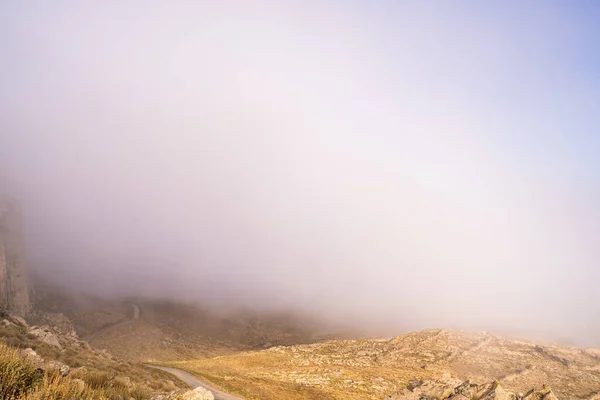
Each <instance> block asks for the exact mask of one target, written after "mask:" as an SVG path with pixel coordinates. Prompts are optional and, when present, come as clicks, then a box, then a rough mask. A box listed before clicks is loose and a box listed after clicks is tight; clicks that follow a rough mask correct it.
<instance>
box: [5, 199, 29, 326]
mask: <svg viewBox="0 0 600 400" xmlns="http://www.w3.org/2000/svg"><path fill="white" fill-rule="evenodd" d="M19 228H20V220H19V216H18V213H17V211H16V210H15V209H14V208H13V207H10V206H9V205H8V204H7V203H6V202H2V201H0V309H4V310H7V311H9V312H10V313H12V314H16V315H20V316H23V315H25V314H27V312H28V311H29V310H30V307H31V303H30V300H29V282H28V276H27V268H26V265H25V262H24V259H23V253H22V250H21V247H20V229H19Z"/></svg>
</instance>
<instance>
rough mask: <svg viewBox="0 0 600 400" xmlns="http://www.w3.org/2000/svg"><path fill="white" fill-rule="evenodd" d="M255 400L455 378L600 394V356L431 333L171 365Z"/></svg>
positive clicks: (388, 389)
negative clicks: (434, 378)
mask: <svg viewBox="0 0 600 400" xmlns="http://www.w3.org/2000/svg"><path fill="white" fill-rule="evenodd" d="M169 365H171V366H174V367H177V368H182V369H184V370H187V371H190V372H192V373H195V374H197V375H200V376H202V377H203V378H205V379H206V380H208V381H211V382H213V383H215V384H216V385H220V386H221V387H223V388H226V389H227V390H228V391H230V392H232V393H237V394H240V395H243V396H245V397H246V398H248V399H313V398H319V399H382V398H384V397H385V396H387V395H390V394H392V393H394V392H396V391H398V390H401V389H403V388H405V387H406V386H407V385H408V384H409V382H410V381H411V380H415V379H430V378H433V377H436V376H441V375H442V374H444V373H450V374H451V375H452V376H454V377H457V378H459V379H473V380H475V381H479V382H482V383H484V382H490V381H495V380H497V381H499V382H500V383H502V385H503V386H504V387H506V388H507V389H509V390H512V391H515V392H523V393H525V392H527V391H528V390H530V389H531V388H533V387H538V388H541V387H542V386H543V385H548V386H550V387H552V388H553V390H554V392H555V393H556V395H557V396H558V397H559V398H560V399H585V398H590V397H591V396H593V395H594V394H595V393H596V392H600V350H594V349H588V350H583V349H575V348H567V347H559V346H540V345H536V344H533V343H528V342H524V341H518V340H508V339H504V338H502V337H498V336H493V335H490V334H485V333H480V334H476V333H465V332H456V331H448V330H427V331H422V332H415V333H411V334H407V335H402V336H398V337H396V338H393V339H388V340H360V341H329V342H325V343H316V344H311V345H297V346H288V347H274V348H271V349H268V350H263V351H254V352H244V353H239V354H235V355H229V356H224V357H217V358H210V359H201V360H195V361H187V362H178V363H170V364H169Z"/></svg>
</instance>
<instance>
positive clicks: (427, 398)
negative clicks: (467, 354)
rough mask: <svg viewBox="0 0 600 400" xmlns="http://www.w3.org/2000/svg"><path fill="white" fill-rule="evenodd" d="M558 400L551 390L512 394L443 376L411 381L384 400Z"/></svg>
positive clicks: (489, 385) (497, 387) (497, 384)
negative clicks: (404, 387)
mask: <svg viewBox="0 0 600 400" xmlns="http://www.w3.org/2000/svg"><path fill="white" fill-rule="evenodd" d="M449 399H452V400H558V399H557V397H556V396H555V395H554V393H553V392H552V390H551V389H549V388H547V387H544V388H542V389H540V390H535V389H532V390H530V391H529V392H527V393H525V394H523V393H514V392H511V391H510V390H506V389H505V388H504V387H502V385H501V384H500V382H498V381H494V382H491V383H486V384H478V383H474V382H472V381H470V380H467V381H464V382H461V381H460V380H458V379H454V378H451V377H450V376H448V375H445V376H443V377H441V378H439V379H433V380H424V381H412V382H410V384H409V385H408V387H407V388H406V389H403V390H401V391H400V392H398V393H395V394H393V395H391V396H388V397H387V399H386V400H449Z"/></svg>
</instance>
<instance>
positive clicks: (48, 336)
mask: <svg viewBox="0 0 600 400" xmlns="http://www.w3.org/2000/svg"><path fill="white" fill-rule="evenodd" d="M27 333H28V334H30V335H32V336H35V337H36V338H37V339H38V340H40V341H42V342H44V343H46V344H48V345H50V346H53V347H56V348H58V349H61V350H62V346H61V344H60V342H59V341H58V336H57V335H56V334H55V333H54V332H52V330H51V329H50V327H48V326H41V327H40V326H32V327H31V328H29V331H28V332H27Z"/></svg>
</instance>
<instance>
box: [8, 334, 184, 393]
mask: <svg viewBox="0 0 600 400" xmlns="http://www.w3.org/2000/svg"><path fill="white" fill-rule="evenodd" d="M63 345H64V347H65V348H64V350H63V351H60V350H58V349H56V348H54V347H52V346H49V345H47V344H45V343H43V342H40V341H39V340H37V339H35V338H32V337H30V336H29V335H27V333H26V330H25V328H24V327H20V326H14V325H10V326H0V399H7V400H9V399H10V400H12V399H33V400H38V399H39V400H42V399H43V400H54V399H57V400H58V399H92V400H94V399H98V400H118V399H120V400H122V399H130V398H134V399H135V400H145V399H149V398H151V397H152V395H153V394H154V393H155V392H168V391H172V390H176V389H178V388H184V387H187V386H186V385H185V384H184V383H183V382H181V381H179V380H178V379H176V378H174V377H173V376H171V375H169V374H167V373H164V372H162V371H156V370H152V369H149V368H147V367H145V366H143V365H142V364H139V363H134V362H128V361H123V360H119V359H117V358H114V357H112V356H110V355H106V354H103V353H99V352H97V351H94V350H91V349H89V348H85V347H81V346H73V345H67V344H65V343H63ZM24 348H32V349H33V350H35V351H36V352H37V353H38V354H39V355H40V356H42V357H43V358H44V360H46V361H51V360H57V361H61V362H63V363H65V364H67V365H69V366H70V367H72V368H77V367H79V366H85V368H83V369H81V368H80V369H76V370H73V372H72V373H71V374H70V375H69V376H68V377H61V376H60V375H57V374H55V373H54V372H51V371H47V373H45V374H44V373H41V372H38V371H37V370H36V368H35V366H33V365H32V364H31V362H30V361H28V360H27V359H25V358H24V357H23V356H22V354H21V350H22V349H24Z"/></svg>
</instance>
